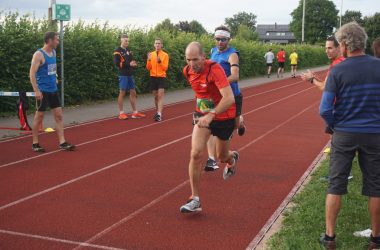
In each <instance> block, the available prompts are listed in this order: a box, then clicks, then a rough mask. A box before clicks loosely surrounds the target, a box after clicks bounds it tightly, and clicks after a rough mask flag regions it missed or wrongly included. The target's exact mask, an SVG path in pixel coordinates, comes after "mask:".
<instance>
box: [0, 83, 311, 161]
mask: <svg viewBox="0 0 380 250" xmlns="http://www.w3.org/2000/svg"><path fill="white" fill-rule="evenodd" d="M301 82H302V81H300V82H296V83H292V84H289V85H286V86H281V87H279V88H276V89H273V90H268V91H264V92H261V93H258V94H253V95H249V96H246V97H244V99H249V98H252V97H255V96H259V95H263V94H267V93H270V92H274V91H276V90H278V89H282V88H284V87H288V86H291V85H295V84H299V83H301ZM311 88H314V87H311ZM308 89H310V88H308ZM191 114H192V113H187V114H184V115H179V116H176V117H172V118H169V119H166V120H164V121H162V122H160V123H157V122H156V123H151V124H148V125H143V126H140V127H136V128H133V129H129V130H126V131H122V132H118V133H115V134H111V135H108V136H104V137H100V138H97V139H93V140H90V141H86V142H82V143H79V144H77V145H76V146H77V147H80V146H84V145H87V144H90V143H93V142H98V141H101V140H105V139H109V138H112V137H115V136H119V135H123V134H127V133H130V132H133V131H136V130H140V129H144V128H148V127H152V126H156V125H159V124H162V123H165V122H169V121H173V120H176V119H179V118H182V117H185V116H188V115H191ZM60 151H62V150H60V149H59V150H54V151H50V152H47V153H43V154H38V155H35V156H31V157H27V158H24V159H21V160H17V161H13V162H9V163H5V164H3V165H0V168H4V167H8V166H11V165H15V164H19V163H23V162H25V161H29V160H33V159H37V158H41V157H45V156H48V155H51V154H55V153H58V152H60Z"/></svg>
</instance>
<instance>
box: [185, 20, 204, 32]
mask: <svg viewBox="0 0 380 250" xmlns="http://www.w3.org/2000/svg"><path fill="white" fill-rule="evenodd" d="M189 25H190V30H191V32H193V33H195V34H197V35H203V34H207V33H208V32H207V30H206V29H205V28H204V27H203V25H202V24H201V23H200V22H198V21H196V20H193V21H191V22H190V23H189Z"/></svg>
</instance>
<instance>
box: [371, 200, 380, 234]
mask: <svg viewBox="0 0 380 250" xmlns="http://www.w3.org/2000/svg"><path fill="white" fill-rule="evenodd" d="M368 208H369V213H370V215H371V225H372V236H373V237H380V197H369V200H368Z"/></svg>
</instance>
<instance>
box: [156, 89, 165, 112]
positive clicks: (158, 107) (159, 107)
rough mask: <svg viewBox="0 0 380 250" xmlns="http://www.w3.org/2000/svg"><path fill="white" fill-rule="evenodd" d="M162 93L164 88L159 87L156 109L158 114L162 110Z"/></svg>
mask: <svg viewBox="0 0 380 250" xmlns="http://www.w3.org/2000/svg"><path fill="white" fill-rule="evenodd" d="M164 94H165V89H159V90H158V91H157V111H158V113H159V114H162V111H163V109H164Z"/></svg>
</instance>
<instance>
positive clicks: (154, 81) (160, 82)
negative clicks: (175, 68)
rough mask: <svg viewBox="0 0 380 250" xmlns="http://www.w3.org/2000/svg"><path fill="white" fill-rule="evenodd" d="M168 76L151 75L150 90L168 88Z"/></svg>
mask: <svg viewBox="0 0 380 250" xmlns="http://www.w3.org/2000/svg"><path fill="white" fill-rule="evenodd" d="M166 87H167V86H166V77H152V76H151V77H150V90H151V91H157V90H159V89H166Z"/></svg>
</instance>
